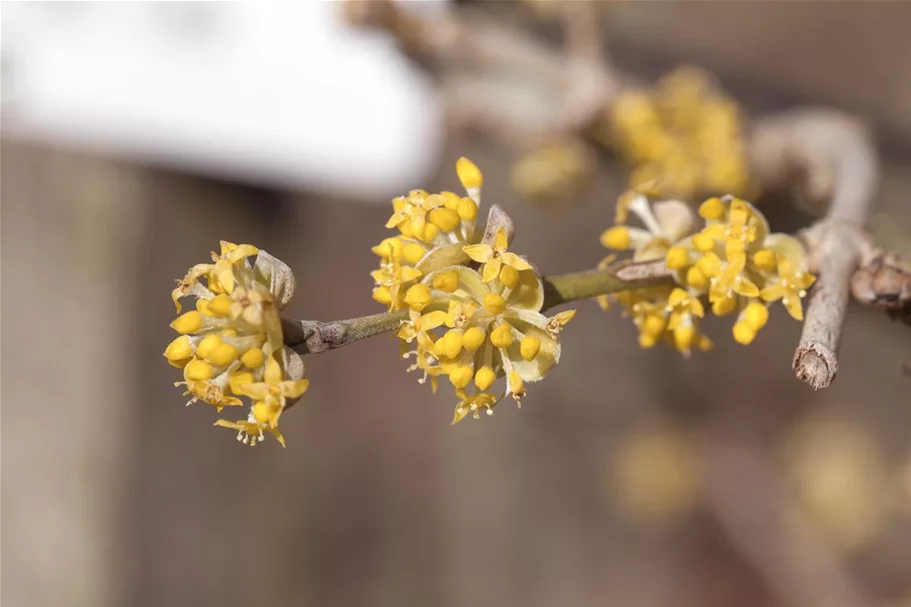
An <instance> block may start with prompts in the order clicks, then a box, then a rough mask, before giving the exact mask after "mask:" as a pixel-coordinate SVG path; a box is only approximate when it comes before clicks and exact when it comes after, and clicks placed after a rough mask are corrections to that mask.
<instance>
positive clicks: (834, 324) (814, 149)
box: [750, 109, 879, 389]
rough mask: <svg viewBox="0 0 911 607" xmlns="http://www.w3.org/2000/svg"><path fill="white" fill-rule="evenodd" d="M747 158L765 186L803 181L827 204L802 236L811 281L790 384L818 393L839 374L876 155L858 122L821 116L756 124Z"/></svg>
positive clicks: (788, 116)
mask: <svg viewBox="0 0 911 607" xmlns="http://www.w3.org/2000/svg"><path fill="white" fill-rule="evenodd" d="M750 152H751V158H752V160H753V165H754V167H755V170H756V173H757V177H758V178H759V180H760V181H761V182H762V183H763V184H764V185H767V186H770V187H771V189H775V188H776V186H777V187H782V186H789V185H790V186H793V185H794V184H793V182H794V180H795V179H798V180H799V179H800V178H803V180H804V183H806V184H809V185H808V191H810V192H813V193H815V194H816V195H821V196H823V197H824V198H827V199H828V200H830V203H829V208H828V211H827V212H826V216H825V217H824V218H823V219H822V220H821V221H819V222H818V223H816V224H815V225H813V226H811V227H810V228H809V229H807V230H805V233H804V236H805V240H806V241H807V243H808V245H809V248H810V257H811V266H812V268H813V269H814V270H815V272H816V274H817V275H818V279H817V282H816V285H815V286H814V288H813V293H812V295H811V298H810V303H809V306H808V308H807V313H806V320H805V321H804V325H803V333H802V335H801V339H800V343H799V344H798V346H797V350H796V351H795V353H794V370H795V372H796V374H797V377H798V378H799V379H800V380H802V381H804V382H806V383H807V384H809V385H810V386H812V387H813V388H815V389H819V388H825V387H827V386H828V385H829V384H830V383H831V382H832V380H833V379H834V377H835V374H836V372H837V371H838V343H839V339H840V337H841V328H842V325H843V323H844V316H845V311H846V309H847V305H848V285H849V282H850V280H851V276H852V274H853V273H854V271H855V270H856V269H857V267H858V264H859V262H860V258H861V252H862V250H863V249H864V247H866V246H868V245H867V242H868V241H867V236H866V234H865V232H864V231H863V227H864V224H865V223H866V220H867V216H868V214H869V210H870V206H871V204H872V202H873V196H874V194H875V193H876V187H877V181H878V178H879V166H878V162H877V159H876V153H875V151H874V149H873V145H872V143H871V141H870V138H869V136H868V135H867V133H866V131H865V129H864V128H863V127H862V125H861V124H860V123H859V122H857V121H856V120H853V119H851V118H849V117H847V116H846V115H844V114H843V113H841V112H837V111H835V110H825V109H819V110H800V111H794V112H788V113H785V114H782V115H779V116H776V117H773V118H768V119H765V120H762V121H759V122H757V123H756V125H755V127H754V131H753V136H752V138H751V147H750Z"/></svg>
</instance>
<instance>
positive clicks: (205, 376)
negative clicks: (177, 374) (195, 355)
mask: <svg viewBox="0 0 911 607" xmlns="http://www.w3.org/2000/svg"><path fill="white" fill-rule="evenodd" d="M214 373H215V370H214V369H213V368H212V365H210V364H209V363H207V362H203V361H201V360H198V359H197V360H191V361H190V362H189V364H187V366H186V367H184V370H183V376H184V377H185V378H186V379H187V381H207V380H210V379H212V375H214Z"/></svg>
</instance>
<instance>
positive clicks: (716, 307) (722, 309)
mask: <svg viewBox="0 0 911 607" xmlns="http://www.w3.org/2000/svg"><path fill="white" fill-rule="evenodd" d="M736 305H737V301H736V300H735V299H734V298H733V297H722V298H721V299H716V300H715V301H714V302H713V303H712V313H713V314H714V315H715V316H724V315H725V314H730V313H731V312H733V311H734V308H735V307H736Z"/></svg>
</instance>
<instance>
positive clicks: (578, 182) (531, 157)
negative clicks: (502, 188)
mask: <svg viewBox="0 0 911 607" xmlns="http://www.w3.org/2000/svg"><path fill="white" fill-rule="evenodd" d="M593 170H594V158H593V157H592V152H591V150H589V149H588V147H587V146H586V145H585V143H583V142H582V141H581V140H579V139H576V138H561V139H556V140H552V141H548V142H545V143H544V144H543V145H541V146H540V147H538V148H535V149H534V150H532V151H531V152H529V153H528V154H526V155H524V156H523V157H522V158H520V159H519V160H518V162H516V164H515V166H513V169H512V172H511V174H510V180H511V182H512V185H513V187H514V188H515V189H516V190H518V191H519V192H520V193H521V194H522V195H523V196H525V197H526V198H529V199H531V200H533V201H535V202H543V203H551V202H560V203H562V202H569V201H570V200H572V199H574V198H576V197H577V196H578V195H579V194H580V193H581V191H582V190H583V188H584V187H585V186H586V185H587V184H588V182H589V180H590V178H591V174H592V172H593Z"/></svg>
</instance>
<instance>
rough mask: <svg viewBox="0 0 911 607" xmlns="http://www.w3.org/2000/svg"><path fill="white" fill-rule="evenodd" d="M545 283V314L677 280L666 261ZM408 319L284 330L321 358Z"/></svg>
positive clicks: (396, 316)
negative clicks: (610, 294) (546, 311)
mask: <svg viewBox="0 0 911 607" xmlns="http://www.w3.org/2000/svg"><path fill="white" fill-rule="evenodd" d="M543 280H544V306H543V307H542V311H544V310H548V309H550V308H553V307H555V306H559V305H562V304H565V303H569V302H571V301H578V300H580V299H589V298H592V297H597V296H598V295H607V294H609V293H617V292H619V291H627V290H630V289H641V288H644V287H650V286H655V285H659V284H671V283H673V281H674V277H673V273H672V272H671V271H669V270H668V269H667V268H666V267H665V266H664V262H663V260H662V261H660V262H654V261H650V262H643V263H630V262H627V261H624V262H620V263H616V264H613V265H611V266H608V267H606V268H600V269H597V270H586V271H583V272H572V273H569V274H560V275H557V276H551V277H548V278H544V279H543ZM407 318H408V312H407V311H403V310H400V311H396V312H386V313H382V314H373V315H371V316H362V317H359V318H351V319H348V320H331V321H319V320H291V319H282V329H283V331H284V337H285V345H286V346H288V347H289V348H293V349H294V350H295V351H296V352H298V353H299V354H318V353H320V352H325V351H327V350H333V349H335V348H341V347H342V346H347V345H349V344H352V343H354V342H356V341H360V340H362V339H366V338H368V337H373V336H374V335H380V334H382V333H388V332H390V331H395V330H396V329H398V328H399V327H401V326H402V323H403V322H404V321H405V320H406V319H407Z"/></svg>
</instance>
